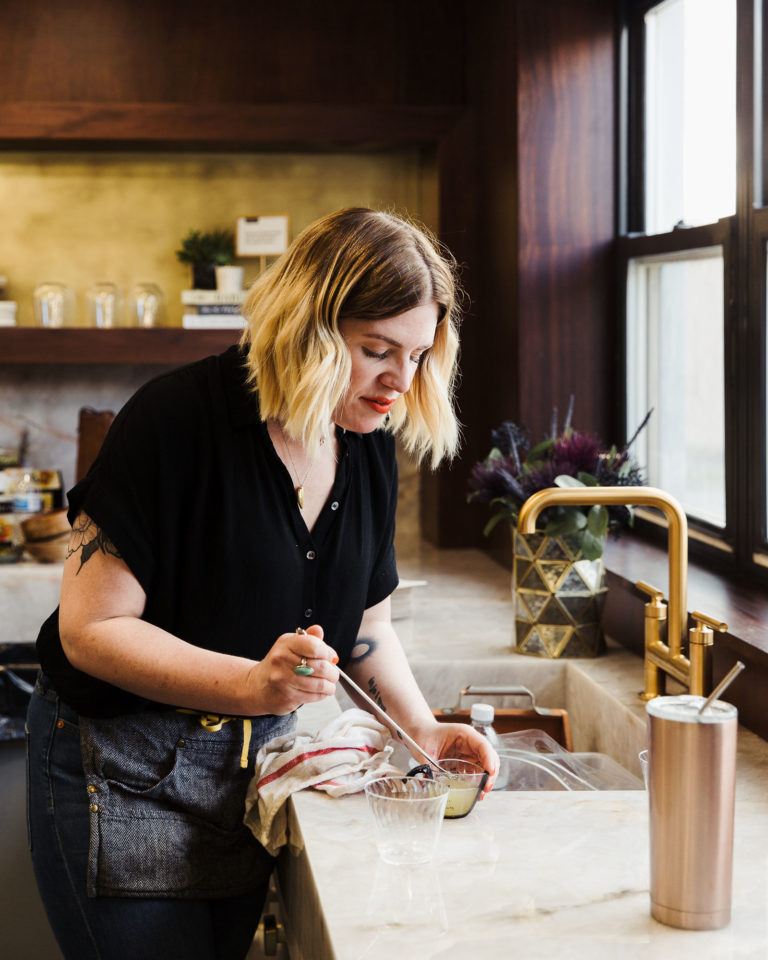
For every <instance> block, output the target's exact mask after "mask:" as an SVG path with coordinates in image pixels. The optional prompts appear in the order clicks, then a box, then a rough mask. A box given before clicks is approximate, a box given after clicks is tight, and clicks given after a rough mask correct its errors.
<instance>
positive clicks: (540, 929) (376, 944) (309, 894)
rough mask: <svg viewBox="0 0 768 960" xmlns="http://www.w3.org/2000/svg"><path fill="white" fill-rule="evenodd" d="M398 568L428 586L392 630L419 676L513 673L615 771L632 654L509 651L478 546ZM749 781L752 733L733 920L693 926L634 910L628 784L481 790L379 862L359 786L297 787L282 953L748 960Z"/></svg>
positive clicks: (644, 851)
mask: <svg viewBox="0 0 768 960" xmlns="http://www.w3.org/2000/svg"><path fill="white" fill-rule="evenodd" d="M403 567H404V564H403V563H402V561H401V570H402V569H403ZM406 569H407V575H408V576H413V577H418V578H421V579H426V580H427V581H428V582H427V586H426V587H424V588H422V589H421V590H420V591H419V593H418V596H417V597H416V598H415V600H414V616H413V619H412V621H407V622H404V623H403V624H400V625H399V631H400V633H401V636H402V639H403V643H404V646H405V649H406V652H407V653H408V656H409V659H410V660H411V663H412V664H413V666H414V668H416V669H418V668H422V671H423V673H422V675H423V677H424V678H426V679H427V680H428V679H429V677H430V673H431V672H434V673H436V674H444V673H447V672H449V670H453V671H454V672H455V673H456V676H457V677H458V676H463V675H464V674H463V673H462V670H464V668H466V671H467V672H468V671H470V670H481V671H482V670H486V671H487V672H488V675H489V676H494V675H495V674H497V673H499V672H500V671H503V670H505V669H509V668H512V669H513V670H514V672H515V675H517V674H518V673H521V674H522V675H523V676H524V678H525V680H526V684H527V685H529V686H530V687H531V688H534V689H535V690H536V692H537V698H538V702H539V703H540V704H541V705H549V706H557V705H561V706H562V705H563V701H564V702H565V704H566V705H567V707H568V710H569V713H570V714H571V717H572V721H573V723H574V739H575V748H576V749H577V750H594V749H597V750H600V751H601V752H606V753H609V754H612V755H613V756H614V758H615V759H618V760H620V761H621V762H623V763H624V765H625V766H628V767H630V768H631V762H632V760H634V759H635V758H636V751H637V749H638V748H642V747H643V746H644V745H645V743H644V736H645V725H644V706H643V704H642V703H641V702H640V701H639V700H638V698H637V692H638V691H639V690H640V689H641V687H642V679H643V678H642V662H641V661H640V659H639V658H637V657H634V656H633V655H631V654H629V653H627V652H626V651H625V650H624V649H623V648H619V647H617V646H616V645H610V646H609V650H608V653H607V654H606V655H605V656H604V657H601V658H598V659H597V660H589V661H587V660H579V661H568V662H555V663H553V662H552V661H541V660H538V659H535V658H534V659H532V658H527V657H520V656H518V655H516V654H514V653H512V652H511V649H510V637H511V629H512V628H511V604H510V602H509V593H508V590H509V575H508V574H507V573H506V572H505V571H504V570H502V569H501V568H499V567H498V566H497V565H496V564H493V563H492V562H491V561H489V560H488V559H487V558H486V557H484V556H483V555H482V554H479V553H475V552H472V551H460V552H451V551H440V552H433V551H429V549H428V548H425V549H424V551H423V553H422V556H421V557H417V558H415V559H414V560H412V561H411V562H410V563H409V564H408V565H407V567H406ZM488 682H490V681H488ZM548 697H550V698H553V700H554V699H560V700H561V702H560V703H559V704H558V703H556V702H550V700H548V699H547V698H548ZM616 711H619V713H616ZM617 717H619V718H620V721H621V722H617ZM577 741H579V742H577ZM634 769H635V772H637V767H636V766H635V768H634ZM766 784H768V744H766V743H765V742H764V741H762V740H760V739H759V738H758V737H756V736H754V735H753V734H751V733H750V732H749V731H747V730H744V729H741V730H740V732H739V755H738V761H737V808H736V829H735V856H734V886H733V916H732V920H731V923H730V925H729V926H728V927H726V928H724V929H723V930H719V931H706V932H702V931H684V930H677V929H674V928H672V927H667V926H664V925H663V924H660V923H658V922H656V921H655V920H653V919H652V918H651V916H650V898H649V869H648V849H649V838H648V812H647V795H646V793H645V792H643V791H637V792H634V791H627V792H601V793H592V792H589V793H586V792H585V793H556V792H541V793H514V792H502V793H494V794H492V795H491V796H490V797H489V798H488V799H487V800H485V801H484V802H483V803H482V804H478V805H477V806H476V807H475V809H474V811H473V812H472V813H471V814H470V815H469V816H468V817H466V818H465V819H463V820H454V821H445V822H444V824H443V832H442V836H441V841H440V846H439V851H438V855H437V859H436V860H435V862H434V864H433V865H431V866H422V867H394V866H388V865H387V864H384V863H383V862H382V861H381V860H380V859H379V857H378V854H377V852H376V848H375V846H374V843H373V838H372V831H371V823H370V820H369V815H368V810H367V807H366V802H365V799H364V798H363V797H362V796H353V797H346V798H342V799H338V800H333V799H330V798H329V797H327V796H325V795H320V794H316V793H313V792H311V791H305V792H302V793H299V794H296V795H295V796H294V797H293V799H292V801H291V806H292V813H291V816H292V825H293V830H294V836H295V837H296V838H298V839H299V840H300V842H301V844H302V845H303V849H302V851H301V853H299V854H292V853H289V852H288V851H287V850H286V851H284V852H283V854H282V855H281V858H280V861H279V874H280V882H281V888H282V890H283V891H284V899H285V923H286V928H287V931H288V942H289V947H290V950H291V957H292V960H385V958H387V960H389V958H392V957H397V956H399V957H402V958H404V960H410V958H411V957H414V958H419V960H437V958H448V957H451V958H453V957H457V956H465V955H468V954H470V955H471V954H472V953H473V952H474V953H475V954H477V955H481V956H482V957H483V958H484V960H495V958H499V960H506V958H509V957H520V958H524V960H537V958H542V960H544V958H546V960H552V958H569V960H570V958H581V957H585V958H587V957H588V958H590V960H595V958H597V960H599V958H605V960H609V958H610V960H615V958H616V957H619V956H621V957H622V958H628V957H638V958H639V957H643V958H646V957H653V958H659V960H667V958H669V960H679V958H680V957H688V956H694V955H695V956H696V957H697V958H699V960H709V958H712V960H715V958H717V960H724V958H728V960H736V958H757V957H761V958H764V957H766V956H768V800H766V797H767V796H768V791H766V789H765V786H766Z"/></svg>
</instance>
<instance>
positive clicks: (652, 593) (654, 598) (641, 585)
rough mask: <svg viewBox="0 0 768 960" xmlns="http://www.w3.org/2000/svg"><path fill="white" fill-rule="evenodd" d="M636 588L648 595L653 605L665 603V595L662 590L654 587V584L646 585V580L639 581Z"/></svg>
mask: <svg viewBox="0 0 768 960" xmlns="http://www.w3.org/2000/svg"><path fill="white" fill-rule="evenodd" d="M635 586H636V587H637V589H638V590H642V591H643V593H647V594H648V596H649V597H650V598H651V603H654V604H655V603H657V602H659V603H661V602H663V600H664V593H663V592H662V591H661V590H659V589H658V588H657V587H654V586H653V585H652V584H650V583H646V582H645V580H638V581H637V582H636V583H635Z"/></svg>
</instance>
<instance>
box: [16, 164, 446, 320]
mask: <svg viewBox="0 0 768 960" xmlns="http://www.w3.org/2000/svg"><path fill="white" fill-rule="evenodd" d="M436 196H437V191H436V182H435V164H434V160H433V158H432V157H431V156H430V155H428V154H426V153H424V152H423V151H420V150H418V149H410V150H405V151H388V152H378V153H357V154H336V153H327V154H288V153H274V154H272V153H269V154H219V153H217V154H202V153H201V154H181V153H179V154H176V153H165V154H153V153H103V154H102V153H44V154H43V153H5V154H3V155H2V156H1V157H0V210H2V211H3V229H2V231H0V274H4V275H6V276H7V277H8V289H7V292H6V297H7V298H8V299H11V300H16V301H18V303H19V311H18V323H19V324H20V325H25V326H26V325H30V324H32V323H33V311H32V292H33V290H34V288H35V287H36V286H37V285H38V284H39V283H42V282H45V281H56V282H60V283H65V284H67V285H68V286H70V287H71V288H72V289H73V290H74V292H75V297H76V301H77V317H78V322H79V323H82V322H84V321H85V292H86V290H87V289H88V288H89V287H90V286H91V284H93V283H95V282H97V281H104V280H109V281H112V282H114V283H116V284H117V285H118V286H119V287H120V288H121V291H122V293H123V296H124V297H125V296H127V294H128V292H129V290H130V289H131V287H132V286H133V285H134V284H135V283H137V282H142V281H151V282H154V283H157V284H159V286H160V287H161V289H162V290H163V291H164V293H165V295H166V298H167V304H168V314H169V322H171V323H172V324H180V322H181V306H180V301H179V295H180V292H181V290H183V289H185V288H187V287H189V286H191V277H190V270H189V267H188V266H186V265H184V264H180V263H179V262H178V261H177V259H176V257H175V254H174V251H175V250H176V249H177V247H178V246H179V245H180V242H181V239H182V237H183V236H184V235H185V234H186V232H187V231H188V230H189V229H191V228H198V229H203V230H208V229H213V228H216V227H230V228H233V229H234V227H235V223H236V220H237V218H238V217H240V216H254V215H259V214H269V213H285V214H288V215H289V217H290V224H291V233H292V235H293V236H295V235H296V233H298V232H299V231H300V230H302V229H303V228H304V227H305V226H306V225H307V224H309V223H311V222H312V221H313V220H315V219H317V218H318V217H320V216H322V215H323V214H326V213H329V212H331V211H333V210H336V209H339V208H340V207H345V206H351V205H357V204H360V205H364V206H371V207H375V208H379V209H387V210H392V211H395V212H398V213H404V214H407V215H409V216H411V217H414V218H415V219H418V220H420V221H422V222H424V223H426V224H427V225H428V226H429V227H430V228H431V229H436V210H437V202H436ZM238 262H239V263H240V264H241V265H242V266H244V267H245V280H246V285H247V284H248V282H250V281H252V280H253V279H254V278H255V276H256V275H257V272H258V269H259V261H258V260H255V259H243V260H240V261H238Z"/></svg>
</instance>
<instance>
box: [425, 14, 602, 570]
mask: <svg viewBox="0 0 768 960" xmlns="http://www.w3.org/2000/svg"><path fill="white" fill-rule="evenodd" d="M613 37H614V10H613V4H612V3H611V2H610V0H584V2H580V3H578V4H574V3H572V2H570V0H547V2H546V3H540V2H537V0H517V2H510V3H491V4H483V5H478V6H477V7H476V8H474V9H473V13H472V19H471V28H470V41H469V63H468V94H469V101H470V103H471V104H472V110H473V111H474V113H475V115H476V116H475V129H476V134H477V163H476V171H477V173H476V187H475V196H476V200H477V204H478V209H477V214H476V221H477V243H476V246H475V252H474V257H473V269H472V271H471V283H470V284H469V292H470V294H471V296H472V310H471V312H470V315H469V317H468V319H467V322H466V323H465V326H464V331H463V336H462V376H463V389H462V393H461V400H462V407H461V414H462V420H463V422H464V424H465V438H466V441H465V445H464V448H463V450H462V455H461V458H460V459H458V460H457V461H456V462H455V463H454V465H453V467H452V469H451V470H450V471H448V472H446V473H445V475H443V476H441V478H440V494H441V495H440V496H439V497H438V498H437V499H436V501H435V502H433V503H432V504H431V508H432V509H433V510H435V509H436V510H438V511H439V513H438V516H437V518H436V519H434V520H433V523H432V525H431V526H426V525H425V530H427V532H428V534H429V536H430V537H432V536H433V534H432V533H431V531H432V530H434V531H436V534H435V536H436V538H437V539H436V540H435V542H436V543H438V544H439V545H440V546H444V547H454V546H468V545H475V546H485V547H486V548H487V549H488V550H489V551H490V552H491V553H493V554H494V556H497V557H499V558H505V559H507V560H508V558H509V537H508V534H507V531H505V530H501V529H498V531H497V533H496V534H495V537H494V538H493V539H492V540H491V541H486V540H485V539H484V538H483V536H482V528H483V526H484V525H485V522H486V520H487V517H488V510H487V508H486V507H484V506H482V505H474V504H473V505H467V504H466V503H465V499H466V491H467V477H468V475H469V471H470V469H471V466H472V464H473V463H474V462H475V461H476V460H477V459H479V458H480V457H482V456H483V455H484V454H485V453H487V451H488V449H489V446H490V431H491V429H492V428H493V427H495V426H496V425H497V424H498V423H499V422H500V421H501V420H504V419H514V420H516V421H518V422H522V423H524V424H526V425H527V426H528V428H529V429H530V431H531V434H532V436H533V438H534V440H538V439H540V438H541V437H542V436H543V435H544V434H545V433H546V432H548V430H549V425H550V422H551V413H552V408H553V407H554V406H557V407H558V408H559V409H560V411H561V417H562V416H564V413H565V410H566V408H567V405H568V399H569V396H570V394H574V395H575V397H576V417H575V425H577V426H578V427H580V428H581V429H584V430H591V431H595V432H597V433H599V434H601V435H602V436H603V437H604V439H606V441H608V442H610V441H612V440H614V439H618V438H617V437H616V435H615V430H616V429H617V426H616V424H615V423H614V418H613V405H612V402H611V397H612V393H611V391H612V389H613V387H614V383H613V379H612V376H611V373H610V371H611V369H612V364H613V360H614V356H615V349H616V348H615V336H614V335H615V325H616V318H615V308H614V294H613V250H612V238H613V225H614V212H613V211H614V104H613V83H614V75H615V68H614V47H613ZM441 172H442V170H441Z"/></svg>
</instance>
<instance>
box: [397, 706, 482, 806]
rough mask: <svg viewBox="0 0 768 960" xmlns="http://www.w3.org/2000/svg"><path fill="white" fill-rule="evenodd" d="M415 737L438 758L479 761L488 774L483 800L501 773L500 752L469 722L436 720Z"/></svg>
mask: <svg viewBox="0 0 768 960" xmlns="http://www.w3.org/2000/svg"><path fill="white" fill-rule="evenodd" d="M414 739H415V740H416V742H417V743H419V744H420V745H421V746H422V747H424V749H425V750H426V751H427V753H429V754H431V755H432V756H433V757H434V758H435V759H436V760H438V761H439V760H442V759H447V758H452V759H455V760H470V761H472V763H477V764H479V765H480V766H481V767H482V768H483V770H487V771H488V773H489V777H488V779H487V780H486V783H485V786H484V787H483V793H482V795H481V796H480V799H481V800H482V799H483V798H484V797H485V795H486V794H488V793H490V792H491V789H492V787H493V782H494V780H495V779H496V776H497V774H498V772H499V755H498V754H497V753H496V751H495V750H494V749H493V747H492V746H491V743H490V741H489V740H488V738H487V737H484V736H483V735H482V733H478V731H477V730H475V728H474V727H471V726H470V725H469V724H468V723H439V722H435V725H434V728H432V729H431V730H429V731H428V732H427V733H426V734H425V733H423V732H422V733H421V739H419V737H418V736H415V737H414Z"/></svg>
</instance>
